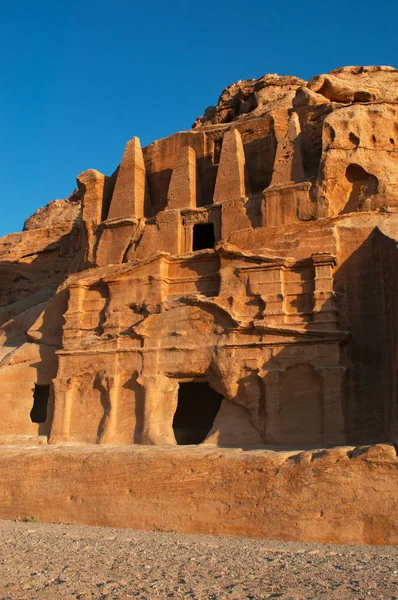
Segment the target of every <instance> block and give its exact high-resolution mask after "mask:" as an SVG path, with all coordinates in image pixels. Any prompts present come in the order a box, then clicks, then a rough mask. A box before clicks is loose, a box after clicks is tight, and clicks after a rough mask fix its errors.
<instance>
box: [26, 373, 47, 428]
mask: <svg viewBox="0 0 398 600" xmlns="http://www.w3.org/2000/svg"><path fill="white" fill-rule="evenodd" d="M49 397H50V386H49V385H37V383H35V391H34V392H33V408H32V410H31V411H30V419H31V421H32V422H33V423H45V422H46V420H47V405H48V399H49Z"/></svg>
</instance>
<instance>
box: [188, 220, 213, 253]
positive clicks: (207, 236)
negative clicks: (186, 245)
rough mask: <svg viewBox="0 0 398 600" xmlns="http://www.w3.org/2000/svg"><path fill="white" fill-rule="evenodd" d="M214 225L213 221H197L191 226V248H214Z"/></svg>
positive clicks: (194, 249)
mask: <svg viewBox="0 0 398 600" xmlns="http://www.w3.org/2000/svg"><path fill="white" fill-rule="evenodd" d="M214 244H215V238H214V225H213V223H199V224H197V225H194V226H193V243H192V250H193V251H194V252H196V251H197V250H204V249H205V248H214Z"/></svg>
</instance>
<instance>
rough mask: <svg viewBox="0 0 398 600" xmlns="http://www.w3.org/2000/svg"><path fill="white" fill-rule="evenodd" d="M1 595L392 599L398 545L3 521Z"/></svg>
mask: <svg viewBox="0 0 398 600" xmlns="http://www.w3.org/2000/svg"><path fill="white" fill-rule="evenodd" d="M0 536H1V541H2V543H1V546H0V548H1V549H0V597H1V599H2V600H36V599H39V600H47V599H48V600H50V599H51V600H58V599H62V600H64V599H68V600H69V599H77V600H94V599H95V600H97V599H98V600H113V599H121V600H122V599H128V598H138V599H139V600H152V599H153V600H154V599H156V598H162V599H165V600H168V599H175V600H176V599H179V598H188V599H193V600H224V599H231V600H263V599H265V598H275V599H277V598H281V599H285V600H319V599H322V598H326V599H331V600H334V599H336V600H337V599H339V600H350V599H356V600H361V599H362V600H368V599H369V598H372V599H373V598H374V599H379V598H380V599H383V600H385V599H388V600H398V547H397V546H332V545H321V544H305V543H298V542H280V541H272V540H263V539H255V540H253V539H244V538H222V537H211V536H204V535H183V534H175V533H163V532H158V531H135V530H131V529H112V528H101V527H85V526H76V525H73V526H72V525H50V524H42V523H30V522H28V523H23V522H14V521H0Z"/></svg>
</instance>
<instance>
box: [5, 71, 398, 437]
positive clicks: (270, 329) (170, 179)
mask: <svg viewBox="0 0 398 600" xmlns="http://www.w3.org/2000/svg"><path fill="white" fill-rule="evenodd" d="M397 102H398V71H396V70H394V69H392V68H390V67H361V68H359V67H347V68H344V69H339V70H336V71H334V72H332V73H330V74H328V75H321V76H319V77H316V78H314V79H312V80H311V81H310V82H309V83H308V84H306V82H304V81H302V80H299V79H298V78H293V77H289V78H286V77H278V76H274V75H272V76H271V75H267V76H265V77H263V78H262V79H260V80H250V81H248V82H239V83H238V84H234V86H230V88H227V90H225V91H224V92H223V95H222V96H221V98H220V101H219V104H218V106H217V107H213V108H211V109H208V110H207V111H206V113H205V116H204V117H201V118H199V119H198V120H197V121H196V123H195V125H194V128H193V129H192V130H191V131H185V132H180V133H177V134H175V135H173V136H171V137H169V138H165V139H162V140H158V141H156V142H154V143H153V144H151V145H149V146H148V147H146V148H143V149H142V148H141V146H140V143H139V140H138V139H137V138H133V139H132V140H130V141H129V142H128V143H127V146H126V149H125V152H124V155H123V158H122V162H121V164H120V166H119V167H118V169H117V170H116V171H115V173H114V174H113V175H112V176H111V177H107V176H105V175H102V174H101V173H99V172H97V171H94V170H89V171H85V172H84V173H82V174H80V175H79V176H78V192H77V193H75V194H74V195H73V196H72V197H71V198H70V199H68V205H67V207H63V208H62V210H61V209H60V213H59V217H58V216H57V215H56V214H55V213H56V212H57V207H56V206H52V205H49V207H47V209H46V210H45V212H44V213H43V215H42V216H41V213H36V215H35V216H34V218H31V225H30V226H29V224H28V226H29V229H28V230H27V231H25V232H23V233H17V234H11V235H9V236H6V237H5V238H2V239H1V240H0V257H1V261H2V262H1V263H0V269H1V273H2V282H3V285H2V297H1V308H0V319H1V321H0V322H1V323H2V327H1V329H0V336H1V338H0V341H1V344H2V346H1V348H0V350H1V363H0V385H1V389H2V392H1V405H0V413H1V416H2V418H1V420H0V434H2V439H3V440H10V439H13V441H17V440H18V438H17V437H15V436H32V437H34V436H47V437H48V439H49V442H50V443H54V444H57V443H68V442H74V443H99V444H154V445H174V444H192V443H195V444H196V443H203V444H208V445H222V446H232V447H250V446H254V445H264V444H265V445H272V446H295V447H298V446H300V447H301V446H306V445H307V446H315V447H322V446H325V445H342V444H345V443H350V444H356V443H374V442H381V441H394V440H396V438H397V387H398V381H397V322H398V321H397V315H396V310H397V309H396V305H397V297H398V277H397V273H398V251H397V236H398V151H397V148H398V103H397ZM42 210H44V209H42ZM40 218H43V221H42V227H41V228H39V229H38V228H37V227H38V223H39V226H40ZM32 406H33V408H32ZM38 439H40V438H38Z"/></svg>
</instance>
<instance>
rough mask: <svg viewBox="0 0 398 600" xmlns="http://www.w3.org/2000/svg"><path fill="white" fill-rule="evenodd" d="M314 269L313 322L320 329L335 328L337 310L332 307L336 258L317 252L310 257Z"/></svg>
mask: <svg viewBox="0 0 398 600" xmlns="http://www.w3.org/2000/svg"><path fill="white" fill-rule="evenodd" d="M311 258H312V262H313V264H314V267H315V280H314V281H315V289H314V295H313V298H314V308H313V316H314V322H315V323H317V324H318V325H319V326H320V328H325V329H336V328H337V309H336V307H335V306H334V292H333V267H335V266H336V258H335V257H334V256H333V255H332V254H328V253H326V252H317V253H315V254H312V256H311Z"/></svg>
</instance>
